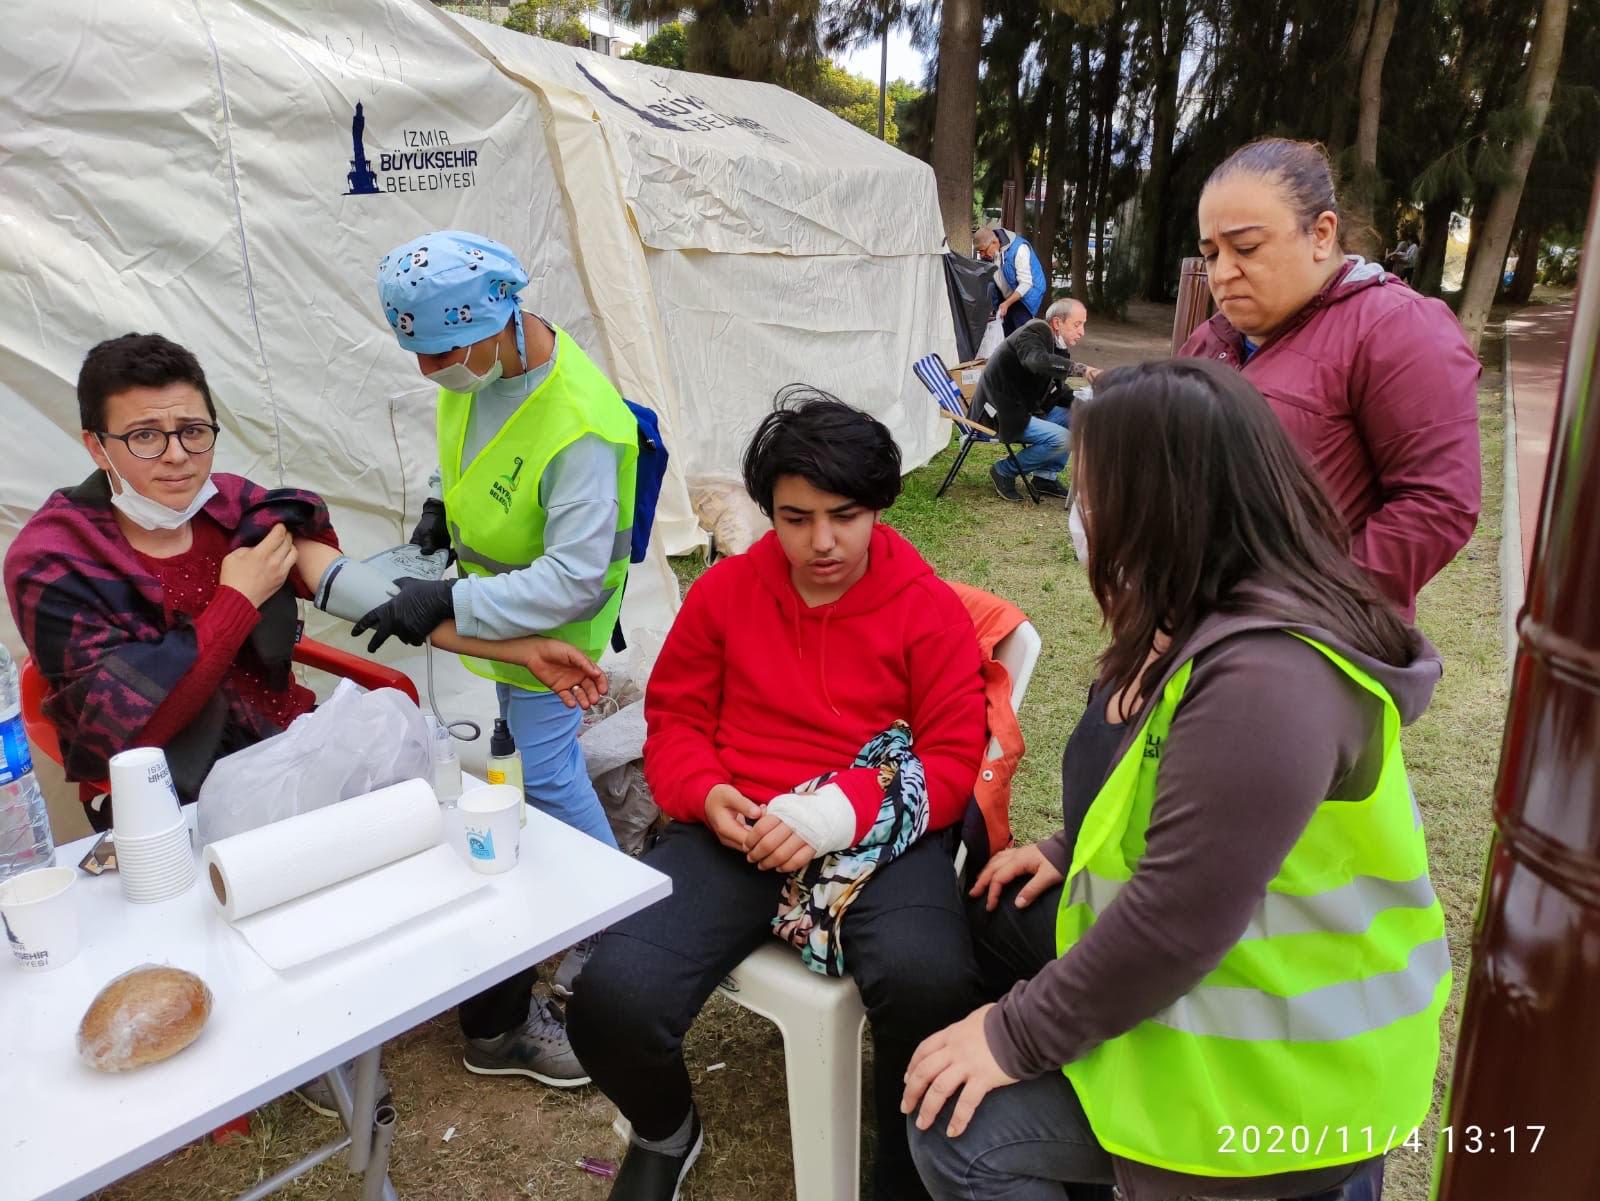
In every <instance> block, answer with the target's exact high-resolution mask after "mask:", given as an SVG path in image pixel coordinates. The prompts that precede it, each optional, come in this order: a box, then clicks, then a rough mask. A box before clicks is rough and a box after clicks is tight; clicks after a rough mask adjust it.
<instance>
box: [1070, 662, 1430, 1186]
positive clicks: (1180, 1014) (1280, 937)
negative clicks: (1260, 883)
mask: <svg viewBox="0 0 1600 1201" xmlns="http://www.w3.org/2000/svg"><path fill="white" fill-rule="evenodd" d="M1285 636H1287V635H1285ZM1296 637H1298V635H1296ZM1303 641H1306V642H1308V643H1309V645H1311V646H1313V647H1315V648H1316V649H1317V650H1318V651H1319V652H1321V653H1322V655H1323V656H1325V657H1326V658H1327V659H1328V660H1329V661H1330V662H1331V663H1333V665H1334V666H1336V667H1337V668H1338V669H1339V670H1340V671H1341V672H1342V673H1343V674H1344V675H1345V676H1346V677H1348V678H1349V679H1350V680H1352V681H1354V682H1355V683H1356V684H1358V685H1359V686H1360V687H1361V688H1363V689H1364V690H1365V691H1367V692H1368V693H1370V694H1371V695H1372V696H1374V697H1375V698H1377V699H1378V700H1379V701H1380V702H1381V704H1382V707H1383V717H1382V728H1381V731H1380V733H1381V736H1382V748H1383V759H1382V763H1381V766H1380V769H1379V773H1378V779H1377V782H1376V784H1375V785H1374V786H1373V791H1372V793H1371V794H1370V795H1369V796H1367V797H1364V798H1355V799H1351V800H1336V801H1324V802H1323V803H1322V804H1321V805H1320V806H1318V808H1317V810H1316V812H1315V813H1314V814H1313V815H1312V818H1311V820H1310V821H1309V822H1308V823H1307V825H1306V828H1305V830H1304V831H1303V832H1302V833H1301V835H1300V838H1299V839H1298V840H1297V841H1296V843H1295V845H1294V846H1293V847H1292V848H1291V849H1290V851H1289V854H1288V855H1287V856H1286V857H1285V859H1284V862H1283V864H1282V865H1281V866H1280V867H1279V870H1278V873H1277V875H1276V876H1274V878H1273V879H1272V881H1270V882H1269V884H1268V886H1267V890H1266V894H1265V896H1264V897H1263V899H1262V901H1261V903H1260V904H1259V905H1258V906H1257V908H1256V911H1255V913H1253V914H1252V915H1251V919H1250V922H1249V924H1248V925H1247V926H1246V928H1245V930H1244V932H1243V933H1242V934H1241V935H1240V936H1239V938H1238V940H1237V941H1236V942H1235V943H1234V944H1233V946H1232V947H1230V948H1229V950H1228V952H1227V954H1226V955H1224V956H1223V958H1222V961H1221V962H1220V963H1219V964H1218V965H1217V966H1216V967H1215V968H1214V969H1213V970H1212V971H1211V972H1210V973H1208V974H1207V976H1206V977H1205V978H1204V979H1203V980H1201V981H1200V982H1199V984H1197V985H1196V986H1195V987H1194V988H1192V989H1190V990H1189V992H1187V993H1186V994H1185V995H1184V996H1182V997H1180V998H1179V999H1178V1000H1177V1001H1175V1002H1174V1003H1173V1004H1171V1005H1169V1006H1168V1007H1167V1008H1166V1009H1164V1010H1162V1011H1161V1012H1160V1013H1158V1014H1156V1015H1155V1016H1154V1017H1152V1018H1150V1019H1147V1020H1146V1021H1143V1022H1140V1023H1139V1024H1138V1025H1137V1026H1135V1027H1134V1028H1133V1029H1131V1030H1129V1031H1127V1032H1126V1033H1124V1034H1122V1035H1119V1036H1118V1037H1116V1038H1113V1039H1109V1040H1107V1041H1106V1042H1103V1043H1101V1044H1099V1045H1098V1046H1096V1047H1095V1048H1094V1049H1093V1050H1091V1051H1089V1052H1088V1053H1087V1054H1086V1055H1084V1056H1082V1057H1081V1058H1079V1059H1078V1060H1075V1061H1074V1062H1073V1063H1070V1064H1067V1065H1066V1066H1065V1068H1064V1069H1063V1070H1064V1071H1065V1073H1066V1074H1067V1076H1068V1077H1069V1078H1070V1079H1071V1081H1072V1084H1073V1087H1074V1089H1075V1091H1076V1092H1077V1095H1078V1098H1079V1100H1080V1101H1081V1102H1082V1104H1083V1108H1084V1112H1085V1114H1086V1115H1087V1116H1088V1118H1089V1123H1090V1126H1091V1128H1092V1129H1093V1130H1094V1132H1095V1136H1096V1138H1097V1139H1098V1140H1099V1142H1100V1143H1101V1145H1102V1146H1104V1147H1105V1148H1106V1149H1107V1150H1108V1151H1110V1152H1111V1153H1112V1154H1114V1155H1120V1156H1123V1157H1125V1158H1129V1159H1133V1160H1137V1161H1139V1162H1142V1163H1149V1164H1154V1165H1157V1166H1159V1167H1164V1168H1167V1169H1169V1170H1172V1171H1178V1172H1187V1173H1191V1174H1195V1175H1201V1176H1207V1175H1209V1176H1258V1175H1269V1174H1273V1173H1278V1172H1287V1171H1297V1170H1304V1169H1309V1168H1314V1167H1321V1166H1328V1165H1333V1164H1339V1163H1348V1162H1354V1161H1356V1160H1358V1159H1362V1158H1365V1157H1367V1156H1369V1155H1371V1154H1375V1153H1377V1152H1378V1151H1382V1150H1386V1149H1387V1148H1388V1146H1389V1145H1391V1144H1392V1143H1398V1142H1401V1141H1403V1140H1404V1139H1405V1138H1406V1137H1407V1135H1408V1134H1409V1132H1410V1130H1411V1128H1412V1127H1414V1126H1416V1125H1417V1124H1418V1123H1420V1122H1421V1121H1422V1119H1423V1118H1424V1117H1425V1116H1426V1114H1427V1110H1428V1107H1429V1105H1430V1104H1431V1102H1432V1097H1433V1076H1434V1071H1435V1068H1436V1066H1437V1063H1438V1056H1439V1015H1440V1013H1441V1012H1442V1011H1443V1008H1444V1005H1445V1002H1446V1000H1447V999H1448V997H1449V993H1450V957H1449V950H1448V947H1447V945H1446V942H1445V937H1444V913H1443V910H1442V909H1441V907H1440V905H1439V902H1438V898H1437V897H1436V896H1435V894H1434V890H1433V886H1432V884H1431V883H1430V882H1429V879H1428V873H1427V847H1426V843H1425V841H1424V838H1423V832H1422V829H1421V824H1420V814H1419V813H1418V811H1417V809H1416V800H1415V798H1414V796H1413V795H1412V793H1411V788H1410V785H1409V782H1408V781H1407V779H1406V774H1405V763H1404V758H1403V756H1402V755H1401V751H1400V744H1399V724H1400V723H1399V713H1398V711H1397V710H1396V709H1395V706H1394V702H1393V700H1392V699H1391V698H1390V697H1389V695H1388V693H1387V692H1385V691H1384V690H1383V689H1382V687H1381V686H1379V685H1378V684H1377V682H1376V681H1374V680H1373V679H1372V678H1371V677H1370V676H1368V675H1366V674H1365V673H1364V672H1362V671H1361V670H1360V669H1359V668H1357V667H1355V666H1354V665H1353V664H1351V663H1349V662H1348V661H1347V660H1345V659H1343V658H1342V657H1341V656H1339V655H1338V654H1337V653H1336V652H1334V651H1332V650H1330V649H1329V648H1328V647H1326V646H1322V645H1320V644H1318V643H1316V642H1312V641H1311V640H1309V639H1303ZM1192 667H1193V664H1192V662H1186V663H1184V664H1182V665H1181V666H1180V667H1179V668H1178V670H1177V671H1176V672H1175V673H1174V674H1173V676H1172V677H1171V679H1170V680H1169V681H1168V682H1167V683H1166V685H1165V686H1164V687H1163V689H1162V693H1161V695H1160V696H1159V697H1158V698H1157V700H1156V701H1155V703H1153V704H1152V705H1151V706H1150V707H1149V712H1148V714H1147V716H1146V717H1145V719H1144V723H1143V725H1142V726H1141V727H1140V729H1139V730H1138V731H1137V732H1136V734H1135V735H1134V737H1133V738H1132V739H1131V740H1130V741H1129V743H1128V749H1127V750H1126V751H1125V752H1124V754H1123V755H1122V757H1121V758H1120V759H1119V760H1118V761H1117V763H1116V764H1115V765H1114V767H1113V768H1112V771H1111V773H1110V775H1109V776H1108V777H1107V779H1106V782H1105V784H1104V785H1103V786H1102V787H1101V789H1100V792H1099V793H1098V794H1097V795H1096V796H1095V799H1094V802H1093V803H1092V804H1091V805H1090V807H1089V811H1088V813H1087V814H1086V815H1085V816H1084V821H1083V825H1082V827H1081V829H1080V832H1079V835H1078V840H1077V843H1076V845H1075V846H1074V848H1073V859H1072V866H1071V869H1070V870H1069V872H1068V885H1067V887H1066V888H1065V889H1064V890H1063V892H1062V899H1061V908H1060V912H1059V914H1058V917H1057V949H1058V951H1059V953H1060V954H1062V955H1067V954H1070V953H1071V952H1072V949H1073V947H1074V945H1075V944H1076V943H1077V942H1078V941H1079V940H1080V939H1081V938H1083V936H1084V935H1085V933H1086V932H1087V931H1088V930H1089V929H1090V928H1091V927H1092V926H1093V924H1094V922H1095V920H1096V919H1097V918H1098V917H1099V916H1100V915H1101V914H1103V913H1105V912H1106V910H1107V909H1108V908H1109V907H1110V906H1112V905H1114V904H1115V903H1116V902H1117V900H1118V899H1119V897H1120V896H1121V894H1122V892H1123V891H1124V890H1125V889H1127V888H1128V886H1129V884H1130V883H1131V882H1132V881H1133V879H1134V878H1135V877H1136V875H1137V872H1138V866H1139V861H1140V859H1141V858H1142V857H1143V855H1144V851H1145V833H1146V831H1147V830H1148V828H1149V826H1150V820H1151V814H1152V811H1153V808H1154V804H1155V797H1156V782H1157V778H1158V776H1159V773H1160V766H1161V758H1162V755H1163V754H1164V752H1165V748H1166V743H1167V740H1168V733H1169V731H1170V728H1171V726H1172V722H1173V720H1174V717H1175V715H1176V714H1177V713H1178V712H1179V711H1180V706H1181V703H1182V699H1183V695H1184V691H1185V689H1186V688H1187V687H1188V682H1189V676H1190V672H1191V670H1192ZM1263 703H1268V702H1266V701H1263ZM1264 753H1271V748H1264ZM1186 1083H1187V1084H1189V1085H1192V1087H1186ZM1273 1125H1277V1126H1279V1127H1284V1126H1296V1127H1300V1126H1303V1127H1307V1128H1309V1129H1310V1130H1311V1131H1312V1133H1313V1136H1314V1135H1315V1134H1316V1133H1318V1132H1320V1131H1321V1130H1323V1129H1324V1128H1326V1129H1327V1130H1330V1131H1336V1130H1337V1129H1338V1128H1339V1127H1345V1128H1364V1127H1372V1128H1373V1129H1375V1130H1377V1131H1378V1137H1379V1138H1385V1139H1387V1141H1386V1142H1385V1145H1384V1146H1382V1147H1380V1146H1377V1144H1376V1141H1375V1142H1374V1144H1373V1146H1371V1147H1370V1148H1369V1147H1368V1146H1367V1145H1366V1143H1365V1142H1364V1141H1363V1142H1362V1144H1361V1146H1360V1147H1356V1146H1355V1145H1353V1143H1351V1142H1350V1141H1349V1140H1345V1141H1342V1142H1341V1141H1340V1140H1338V1139H1337V1138H1331V1139H1323V1140H1318V1139H1316V1138H1315V1137H1313V1138H1312V1140H1311V1143H1312V1146H1309V1147H1306V1148H1302V1149H1301V1150H1300V1151H1298V1152H1297V1151H1296V1150H1295V1149H1294V1148H1292V1147H1274V1148H1270V1149H1267V1148H1265V1147H1263V1148H1260V1149H1258V1150H1257V1151H1249V1150H1246V1149H1245V1147H1243V1146H1241V1145H1239V1143H1238V1142H1235V1143H1233V1145H1231V1146H1225V1140H1224V1139H1223V1138H1222V1137H1221V1135H1220V1133H1219V1132H1220V1130H1221V1129H1222V1128H1224V1127H1232V1128H1233V1129H1235V1130H1240V1129H1244V1128H1246V1127H1251V1126H1254V1127H1257V1128H1259V1129H1261V1130H1266V1129H1268V1128H1269V1127H1271V1126H1273ZM1391 1130H1392V1137H1389V1136H1390V1133H1391ZM1252 1145H1253V1144H1252Z"/></svg>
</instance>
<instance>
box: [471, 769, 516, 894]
mask: <svg viewBox="0 0 1600 1201" xmlns="http://www.w3.org/2000/svg"><path fill="white" fill-rule="evenodd" d="M522 804H523V801H522V789H520V788H517V787H514V786H513V785H510V784H489V785H486V786H484V787H482V788H474V789H473V790H472V791H470V792H465V793H462V794H461V801H460V803H459V805H458V808H459V809H460V811H461V825H462V830H463V832H464V835H465V837H466V840H467V859H468V860H469V861H470V862H471V863H472V866H473V869H474V870H476V871H480V872H483V873H484V874H486V875H495V874H497V873H499V872H508V871H510V870H511V869H512V868H514V867H516V866H517V835H518V832H519V826H518V823H517V819H518V818H519V817H520V816H521V809H522Z"/></svg>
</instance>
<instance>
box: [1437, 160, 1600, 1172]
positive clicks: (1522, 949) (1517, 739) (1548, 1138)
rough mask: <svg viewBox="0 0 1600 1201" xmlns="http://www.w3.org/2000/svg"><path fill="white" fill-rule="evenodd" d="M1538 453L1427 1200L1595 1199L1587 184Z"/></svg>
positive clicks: (1594, 343) (1593, 525) (1599, 953)
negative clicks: (1556, 385)
mask: <svg viewBox="0 0 1600 1201" xmlns="http://www.w3.org/2000/svg"><path fill="white" fill-rule="evenodd" d="M1540 432H1542V431H1539V430H1530V431H1526V433H1527V434H1529V435H1531V436H1537V435H1538V434H1539V433H1540ZM1551 447H1552V449H1551V454H1550V464H1549V467H1548V469H1547V470H1546V472H1545V480H1544V499H1543V503H1542V505H1541V509H1540V516H1539V533H1538V536H1537V538H1536V539H1535V542H1534V553H1533V567H1532V570H1531V572H1530V574H1529V587H1528V603H1527V606H1526V607H1525V608H1524V609H1523V612H1522V616H1521V618H1520V619H1519V622H1518V631H1519V635H1520V642H1519V647H1518V651H1517V662H1516V669H1515V672H1514V675H1513V681H1512V690H1511V707H1510V712H1509V714H1508V715H1507V717H1506V728H1505V740H1504V742H1503V744H1502V746H1501V751H1500V776H1499V779H1498V781H1497V782H1496V784H1495V799H1494V811H1495V837H1494V842H1493V844H1492V846H1491V848H1490V855H1489V864H1488V869H1487V873H1486V877H1485V880H1484V889H1483V896H1482V899H1481V900H1480V902H1479V907H1478V923H1477V929H1476V931H1475V933H1474V936H1473V941H1472V967H1471V971H1470V973H1469V975H1468V978H1467V992H1466V1001H1465V1004H1464V1006H1463V1009H1462V1014H1461V1036H1460V1039H1459V1040H1458V1042H1457V1045H1456V1061H1455V1073H1454V1077H1453V1079H1452V1080H1451V1084H1450V1094H1449V1097H1448V1099H1447V1102H1446V1112H1445V1116H1444V1119H1443V1122H1442V1123H1441V1126H1442V1129H1441V1131H1440V1138H1439V1145H1438V1148H1437V1152H1436V1155H1435V1164H1434V1197H1435V1198H1436V1201H1509V1199H1511V1198H1523V1197H1527V1198H1534V1197H1537V1198H1539V1199H1540V1201H1592V1199H1593V1198H1597V1197H1600V186H1597V187H1596V190H1595V196H1594V200H1593V202H1592V204H1591V206H1590V210H1589V231H1588V235H1587V237H1586V238H1585V241H1584V252H1583V265H1582V267H1581V270H1580V276H1579V281H1578V304H1577V308H1576V312H1575V314H1574V317H1573V329H1572V343H1571V350H1570V351H1569V353H1568V356H1567V365H1566V372H1565V376H1564V379H1563V382H1562V389H1561V400H1560V403H1559V405H1558V407H1557V410H1556V426H1555V433H1554V438H1553V439H1552V443H1551ZM1505 519H1506V520H1507V521H1514V520H1515V519H1516V515H1515V514H1514V513H1508V514H1506V517H1505ZM1541 1128H1542V1129H1541Z"/></svg>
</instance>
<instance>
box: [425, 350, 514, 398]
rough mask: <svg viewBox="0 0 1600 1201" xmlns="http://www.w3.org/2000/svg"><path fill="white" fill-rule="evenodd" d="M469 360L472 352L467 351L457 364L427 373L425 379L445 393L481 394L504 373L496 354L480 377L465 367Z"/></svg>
mask: <svg viewBox="0 0 1600 1201" xmlns="http://www.w3.org/2000/svg"><path fill="white" fill-rule="evenodd" d="M471 358H472V351H471V350H468V351H467V355H466V358H464V359H462V360H461V361H460V362H459V363H451V364H450V366H448V367H441V368H440V369H439V370H438V371H430V372H428V373H427V378H428V380H430V381H431V382H433V383H435V384H438V385H439V387H441V388H443V389H444V390H445V391H447V392H481V391H483V390H484V389H485V388H487V387H488V386H489V385H490V384H492V383H494V381H495V380H497V379H499V378H500V377H501V375H503V374H504V373H505V368H504V367H503V366H501V364H500V356H499V355H498V354H497V355H495V358H494V362H493V363H492V364H490V366H489V370H487V371H485V372H484V373H483V374H482V375H479V374H478V373H477V372H476V371H474V370H473V369H472V368H471V367H468V366H467V362H468V360H470V359H471Z"/></svg>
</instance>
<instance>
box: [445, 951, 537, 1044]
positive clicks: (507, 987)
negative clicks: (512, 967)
mask: <svg viewBox="0 0 1600 1201" xmlns="http://www.w3.org/2000/svg"><path fill="white" fill-rule="evenodd" d="M537 983H539V969H538V967H537V966H534V967H530V968H524V969H523V970H522V971H520V972H518V973H517V974H516V975H515V976H512V977H510V978H509V979H507V980H502V981H500V983H499V984H492V985H490V986H489V987H488V988H486V989H484V991H483V992H481V993H479V994H478V995H477V996H475V997H468V998H467V999H466V1000H465V1001H463V1002H461V1004H460V1006H459V1007H458V1008H457V1009H456V1020H457V1021H459V1022H460V1023H461V1033H462V1034H465V1035H466V1036H467V1037H468V1038H499V1037H500V1036H501V1035H502V1034H509V1033H511V1031H513V1030H515V1029H516V1028H517V1027H518V1026H520V1025H522V1023H523V1022H525V1021H527V1020H528V1006H529V1005H530V1004H531V1003H532V1002H531V999H530V998H531V996H532V994H533V986H534V985H535V984H537Z"/></svg>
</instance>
